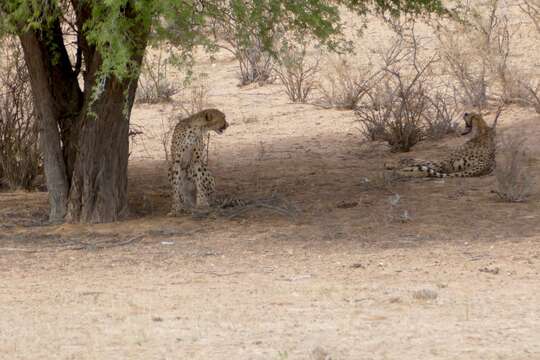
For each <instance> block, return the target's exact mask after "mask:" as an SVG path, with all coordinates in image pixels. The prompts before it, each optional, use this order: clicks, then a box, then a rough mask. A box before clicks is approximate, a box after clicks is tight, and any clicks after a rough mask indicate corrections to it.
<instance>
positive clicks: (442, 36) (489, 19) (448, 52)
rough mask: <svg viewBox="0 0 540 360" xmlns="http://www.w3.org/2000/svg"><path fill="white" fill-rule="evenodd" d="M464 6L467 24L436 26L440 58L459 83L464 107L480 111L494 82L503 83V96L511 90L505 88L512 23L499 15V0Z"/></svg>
mask: <svg viewBox="0 0 540 360" xmlns="http://www.w3.org/2000/svg"><path fill="white" fill-rule="evenodd" d="M464 6H465V7H464V13H463V14H462V16H463V18H464V21H462V22H453V23H450V24H442V23H437V29H438V31H436V35H437V37H438V39H439V51H440V55H441V57H442V58H443V60H444V61H445V63H446V65H447V69H448V70H449V71H450V74H451V75H452V76H453V77H454V79H455V80H456V81H457V82H458V84H459V89H460V90H461V94H460V95H461V100H462V102H463V104H464V105H465V106H469V107H475V108H477V109H479V110H481V109H484V108H485V107H486V105H487V102H488V95H489V94H488V91H489V90H490V88H491V87H492V86H493V84H494V81H496V80H499V81H500V82H501V84H500V85H501V88H502V91H503V93H504V92H505V91H509V90H510V88H508V89H506V88H507V87H508V86H510V85H511V76H510V72H509V70H508V58H509V55H510V38H511V35H510V32H509V22H508V18H507V17H506V16H505V15H502V14H501V13H500V0H488V1H487V2H485V3H482V4H478V3H475V4H474V5H470V4H464ZM492 74H493V75H492ZM505 96H506V95H504V94H503V95H502V98H503V99H504V98H505Z"/></svg>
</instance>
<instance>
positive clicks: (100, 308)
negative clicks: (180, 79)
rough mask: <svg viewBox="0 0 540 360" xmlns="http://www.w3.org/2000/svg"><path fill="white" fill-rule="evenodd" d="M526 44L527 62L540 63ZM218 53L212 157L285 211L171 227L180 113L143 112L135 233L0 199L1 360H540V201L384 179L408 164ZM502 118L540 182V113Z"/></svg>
mask: <svg viewBox="0 0 540 360" xmlns="http://www.w3.org/2000/svg"><path fill="white" fill-rule="evenodd" d="M379 33H380V29H379V28H377V27H375V28H368V30H367V31H366V35H365V36H366V39H367V40H366V41H373V39H374V38H376V37H377V34H379ZM369 39H371V40H369ZM531 39H532V38H527V39H525V40H523V41H521V42H519V43H518V44H519V48H520V49H523V52H518V55H517V56H518V57H519V58H527V59H529V61H530V62H531V63H530V64H529V65H530V66H531V67H532V68H535V69H537V68H538V66H539V63H538V57H536V58H534V57H530V56H529V57H527V54H526V51H529V52H530V51H531V46H530V44H529V45H527V44H528V43H527V42H526V41H533V40H531ZM535 39H536V40H534V41H537V40H538V38H535ZM533 43H534V42H533ZM523 44H525V45H523ZM536 49H538V48H536ZM533 51H534V50H533ZM218 55H219V56H218V57H217V61H216V62H214V63H211V62H210V61H209V60H207V58H206V57H205V58H201V61H200V62H199V65H198V66H197V68H196V71H198V72H206V73H208V74H209V80H208V81H209V83H211V84H218V85H219V86H217V87H215V88H213V89H211V90H210V94H209V100H210V105H211V106H214V107H217V108H220V109H222V110H223V111H224V112H225V113H226V114H227V116H228V119H229V121H230V122H231V127H230V128H229V129H228V130H227V132H226V133H225V134H224V135H222V136H217V135H213V136H212V139H211V143H210V166H211V168H212V170H213V171H214V173H215V176H216V179H217V184H218V185H217V186H218V190H219V192H221V193H228V194H232V195H237V196H240V197H243V198H247V199H262V198H270V197H272V196H274V197H275V198H276V199H278V200H279V201H280V208H281V207H283V208H286V209H287V212H286V213H279V212H277V211H275V209H252V210H250V211H248V212H245V213H241V214H236V213H234V214H232V215H234V216H229V217H227V216H225V215H222V216H215V217H211V218H206V219H194V218H191V217H189V216H185V217H180V218H168V217H166V216H165V214H166V213H167V212H168V208H169V202H170V201H169V197H168V196H169V195H168V191H167V189H168V188H167V183H166V164H165V155H164V150H163V146H162V144H161V142H160V139H161V136H162V134H163V131H164V128H165V125H164V123H165V122H166V119H167V117H168V116H169V115H170V113H171V111H172V105H170V104H164V105H163V104H161V105H137V106H136V107H135V108H134V111H133V122H134V123H135V124H136V125H138V126H139V128H140V129H141V130H142V131H143V132H144V134H143V135H142V136H139V137H137V138H135V143H134V144H133V147H132V154H131V162H130V169H129V172H130V174H129V176H130V203H131V216H130V218H129V219H128V220H126V221H122V222H119V223H115V224H103V225H55V226H51V225H47V224H46V223H45V220H46V214H47V199H46V194H45V193H39V192H36V193H22V192H15V193H0V359H10V360H11V359H265V360H267V359H270V360H274V359H275V360H283V359H314V360H322V359H325V355H324V354H327V355H329V356H331V359H334V360H344V359H354V360H359V359H404V360H405V359H411V360H412V359H415V360H416V359H474V360H478V359H490V360H491V359H516V360H518V359H519V360H522V359H540V278H539V272H540V235H539V234H540V222H539V218H540V206H539V200H540V194H539V193H538V191H535V193H534V195H533V196H532V198H531V199H530V201H528V202H526V203H519V204H509V203H504V202H501V201H500V200H499V199H498V198H497V196H496V195H495V194H494V193H492V190H494V189H495V188H496V183H495V179H494V177H493V176H487V177H482V178H474V179H450V180H430V181H424V180H411V181H397V182H391V183H387V182H384V181H382V178H381V171H382V168H383V166H382V164H383V163H384V162H385V161H387V160H392V159H396V158H397V157H398V155H396V154H391V153H390V152H389V151H388V149H387V148H386V147H385V146H384V145H383V144H373V143H365V142H362V139H361V137H360V134H359V129H358V124H357V122H356V120H355V116H354V114H353V113H352V112H350V111H336V110H325V109H322V108H320V107H318V106H315V105H295V104H290V103H288V101H287V98H286V97H285V96H284V94H283V92H282V88H281V86H280V85H278V84H276V85H266V86H263V87H258V86H248V87H243V88H238V87H237V86H236V84H237V80H236V63H235V62H234V60H233V59H232V58H231V57H230V56H229V55H227V54H225V53H220V54H218ZM488 118H489V119H490V120H491V118H490V117H489V116H488ZM499 124H500V127H501V131H510V132H520V131H521V130H522V129H523V128H526V129H527V131H526V139H527V144H528V145H529V146H530V151H531V155H532V158H533V159H532V162H531V170H532V173H533V174H534V175H535V176H538V175H539V172H540V166H539V164H538V158H539V155H540V145H538V142H537V139H538V138H539V137H540V116H539V115H538V114H535V113H534V112H533V111H531V110H530V109H522V108H517V107H511V108H509V109H507V110H506V111H505V112H504V113H503V115H502V116H501V119H500V120H499ZM464 140H465V139H463V138H458V137H449V138H447V139H445V140H444V141H442V142H429V141H426V142H423V143H421V144H419V145H418V146H416V147H415V148H414V151H413V153H412V154H410V155H411V156H416V157H421V158H430V157H436V156H437V155H440V154H443V153H444V152H445V151H447V150H448V149H449V148H450V147H452V146H455V145H458V144H460V143H462V142H463V141H464ZM396 194H397V195H396ZM398 196H399V201H397V198H398ZM392 204H394V205H392ZM228 215H231V214H228ZM326 359H327V360H328V359H329V358H326Z"/></svg>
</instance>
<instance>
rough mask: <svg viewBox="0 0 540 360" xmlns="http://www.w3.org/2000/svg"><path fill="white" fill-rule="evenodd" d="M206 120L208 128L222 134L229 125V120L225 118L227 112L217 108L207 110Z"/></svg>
mask: <svg viewBox="0 0 540 360" xmlns="http://www.w3.org/2000/svg"><path fill="white" fill-rule="evenodd" d="M205 120H206V127H207V128H208V130H214V131H215V132H216V133H217V134H220V135H221V134H223V132H224V131H225V129H227V128H228V127H229V124H228V123H227V120H225V114H223V113H222V112H221V111H219V110H216V109H211V110H207V112H206V114H205Z"/></svg>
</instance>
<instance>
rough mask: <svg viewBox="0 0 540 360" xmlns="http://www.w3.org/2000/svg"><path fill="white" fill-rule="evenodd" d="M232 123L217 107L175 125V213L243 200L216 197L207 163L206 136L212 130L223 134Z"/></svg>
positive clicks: (171, 173) (171, 175)
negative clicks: (205, 153)
mask: <svg viewBox="0 0 540 360" xmlns="http://www.w3.org/2000/svg"><path fill="white" fill-rule="evenodd" d="M228 126H229V124H228V123H227V121H226V120H225V114H223V113H222V112H221V111H219V110H217V109H207V110H203V111H200V112H198V113H196V114H194V115H192V116H190V117H188V118H186V119H182V120H180V121H179V122H178V124H176V127H175V128H174V132H173V135H172V139H171V161H170V163H169V183H170V184H171V187H172V208H171V212H170V213H169V215H172V216H176V215H178V214H180V213H181V212H183V211H189V210H191V209H193V208H198V209H201V208H202V209H204V208H208V207H209V206H212V205H215V204H216V203H218V205H220V206H221V207H226V206H235V205H241V204H242V201H240V200H228V199H221V200H219V201H218V200H217V199H215V198H214V188H215V180H214V177H213V176H212V174H211V173H210V171H209V170H208V169H207V167H206V164H205V162H204V157H203V156H204V150H205V142H204V135H205V134H207V133H208V131H210V130H213V131H215V132H216V133H218V134H222V133H223V132H224V131H225V129H227V127H228Z"/></svg>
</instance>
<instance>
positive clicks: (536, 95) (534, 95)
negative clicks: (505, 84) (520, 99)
mask: <svg viewBox="0 0 540 360" xmlns="http://www.w3.org/2000/svg"><path fill="white" fill-rule="evenodd" d="M522 85H523V87H524V88H525V89H526V90H527V98H526V99H527V102H528V103H529V105H530V106H532V107H534V110H535V111H536V112H537V113H538V114H540V81H536V83H533V82H532V81H524V82H523V83H522Z"/></svg>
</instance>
